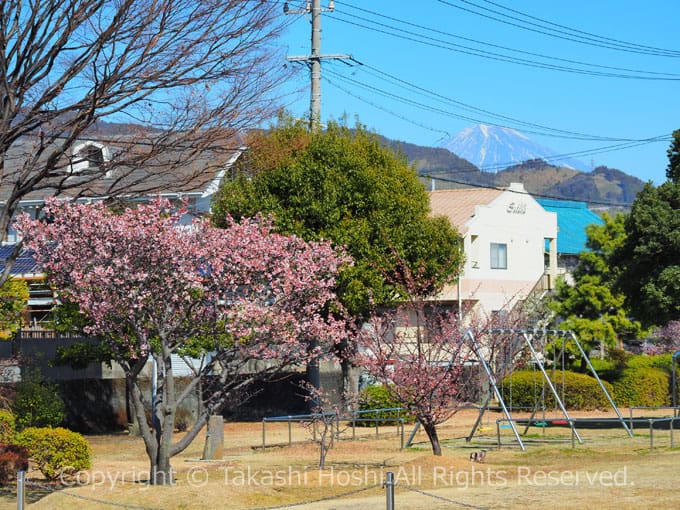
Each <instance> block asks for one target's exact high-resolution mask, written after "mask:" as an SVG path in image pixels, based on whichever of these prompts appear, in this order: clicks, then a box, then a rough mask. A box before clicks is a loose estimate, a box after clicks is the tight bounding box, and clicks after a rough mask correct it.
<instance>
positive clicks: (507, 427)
mask: <svg viewBox="0 0 680 510" xmlns="http://www.w3.org/2000/svg"><path fill="white" fill-rule="evenodd" d="M500 427H501V428H502V429H511V428H512V425H501V426H500Z"/></svg>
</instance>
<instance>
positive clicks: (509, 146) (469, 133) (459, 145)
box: [442, 124, 590, 172]
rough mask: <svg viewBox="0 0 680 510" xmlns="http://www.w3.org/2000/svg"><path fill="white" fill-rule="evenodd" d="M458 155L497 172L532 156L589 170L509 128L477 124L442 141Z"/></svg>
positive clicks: (582, 164)
mask: <svg viewBox="0 0 680 510" xmlns="http://www.w3.org/2000/svg"><path fill="white" fill-rule="evenodd" d="M442 147H444V148H445V149H448V150H449V151H451V152H453V153H454V154H455V155H457V156H458V157H461V158H463V159H466V160H468V161H469V162H470V163H472V164H474V165H475V166H477V167H478V168H480V169H481V170H484V171H489V172H496V171H498V170H503V169H504V168H507V167H510V166H512V165H517V164H519V163H522V162H524V161H528V160H532V159H542V160H545V161H546V162H548V163H550V164H551V165H554V166H564V167H568V168H574V169H578V170H590V168H589V167H588V165H586V164H584V163H583V162H581V161H578V160H576V159H573V158H568V157H561V156H559V154H558V153H557V152H556V151H554V150H552V149H550V148H548V147H545V146H543V145H541V144H538V143H536V142H534V141H532V140H531V139H530V138H529V137H527V136H526V135H524V134H522V133H520V132H519V131H516V130H514V129H510V128H504V127H498V126H488V125H485V124H478V125H476V126H473V127H471V128H467V129H464V130H463V131H461V132H460V133H458V134H457V135H456V136H454V137H453V138H450V139H449V140H447V141H446V142H444V143H443V144H442Z"/></svg>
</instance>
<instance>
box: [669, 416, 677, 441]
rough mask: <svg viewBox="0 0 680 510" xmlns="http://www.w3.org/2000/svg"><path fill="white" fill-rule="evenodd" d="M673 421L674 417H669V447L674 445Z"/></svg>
mask: <svg viewBox="0 0 680 510" xmlns="http://www.w3.org/2000/svg"><path fill="white" fill-rule="evenodd" d="M673 421H674V418H671V421H670V425H669V427H668V429H669V430H670V433H671V448H673V447H674V446H675V445H674V444H673Z"/></svg>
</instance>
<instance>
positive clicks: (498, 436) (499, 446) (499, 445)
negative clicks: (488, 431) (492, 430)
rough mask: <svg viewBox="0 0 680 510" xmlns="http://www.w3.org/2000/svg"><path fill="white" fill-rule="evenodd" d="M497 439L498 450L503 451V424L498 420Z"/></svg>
mask: <svg viewBox="0 0 680 510" xmlns="http://www.w3.org/2000/svg"><path fill="white" fill-rule="evenodd" d="M496 437H497V438H498V449H499V450H500V449H501V422H500V421H499V420H496Z"/></svg>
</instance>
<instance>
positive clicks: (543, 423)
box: [533, 421, 548, 427]
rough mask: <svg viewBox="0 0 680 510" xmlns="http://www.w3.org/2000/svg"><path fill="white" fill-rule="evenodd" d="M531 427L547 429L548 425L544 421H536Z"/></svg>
mask: <svg viewBox="0 0 680 510" xmlns="http://www.w3.org/2000/svg"><path fill="white" fill-rule="evenodd" d="M533 425H534V427H547V426H548V423H547V422H545V421H537V422H534V424H533Z"/></svg>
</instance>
